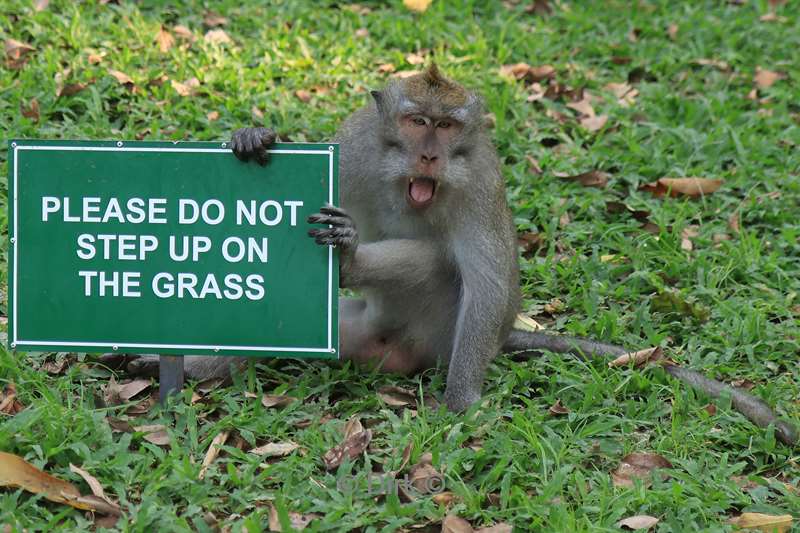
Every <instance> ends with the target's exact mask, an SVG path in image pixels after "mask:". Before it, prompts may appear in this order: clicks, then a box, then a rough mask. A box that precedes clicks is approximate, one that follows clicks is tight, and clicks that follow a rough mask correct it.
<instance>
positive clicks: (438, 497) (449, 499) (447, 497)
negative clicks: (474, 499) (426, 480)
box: [431, 492, 456, 507]
mask: <svg viewBox="0 0 800 533" xmlns="http://www.w3.org/2000/svg"><path fill="white" fill-rule="evenodd" d="M431 500H433V503H435V504H438V505H444V506H445V507H450V505H452V504H453V502H454V501H456V495H455V494H453V493H452V492H440V493H439V494H434V495H433V496H431Z"/></svg>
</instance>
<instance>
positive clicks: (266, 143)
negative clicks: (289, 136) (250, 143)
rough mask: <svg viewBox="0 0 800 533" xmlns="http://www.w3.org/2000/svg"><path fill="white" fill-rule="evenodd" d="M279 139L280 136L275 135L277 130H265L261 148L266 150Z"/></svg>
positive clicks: (262, 134) (262, 133) (262, 135)
mask: <svg viewBox="0 0 800 533" xmlns="http://www.w3.org/2000/svg"><path fill="white" fill-rule="evenodd" d="M277 139H278V135H277V134H276V133H275V130H273V129H271V128H264V131H263V132H261V146H263V147H264V148H269V147H270V146H272V145H273V144H275V141H276V140H277Z"/></svg>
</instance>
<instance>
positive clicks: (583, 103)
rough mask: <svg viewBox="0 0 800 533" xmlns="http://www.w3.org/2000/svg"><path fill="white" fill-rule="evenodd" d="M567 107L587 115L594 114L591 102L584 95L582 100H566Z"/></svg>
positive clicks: (591, 115)
mask: <svg viewBox="0 0 800 533" xmlns="http://www.w3.org/2000/svg"><path fill="white" fill-rule="evenodd" d="M567 107H568V108H570V109H572V110H574V111H577V112H578V113H579V114H581V115H585V116H587V117H593V116H594V115H595V114H594V108H593V107H592V103H591V102H590V101H589V99H588V98H586V97H584V98H583V99H582V100H578V101H577V102H568V103H567Z"/></svg>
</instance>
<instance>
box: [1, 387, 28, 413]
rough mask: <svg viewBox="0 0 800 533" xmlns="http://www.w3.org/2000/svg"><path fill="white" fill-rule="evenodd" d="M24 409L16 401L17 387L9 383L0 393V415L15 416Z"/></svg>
mask: <svg viewBox="0 0 800 533" xmlns="http://www.w3.org/2000/svg"><path fill="white" fill-rule="evenodd" d="M24 408H25V407H24V406H23V405H22V403H20V401H19V400H17V386H16V385H14V384H13V383H9V384H8V385H6V386H5V387H4V388H3V391H2V392H0V413H3V414H6V415H15V414H17V413H19V412H20V411H22V410H23V409H24Z"/></svg>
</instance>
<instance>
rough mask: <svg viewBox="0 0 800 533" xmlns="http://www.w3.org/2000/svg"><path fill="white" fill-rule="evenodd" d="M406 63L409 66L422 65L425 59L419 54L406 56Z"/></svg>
mask: <svg viewBox="0 0 800 533" xmlns="http://www.w3.org/2000/svg"><path fill="white" fill-rule="evenodd" d="M406 63H408V64H409V65H422V64H423V63H425V58H424V57H423V56H422V55H421V54H414V53H411V54H406Z"/></svg>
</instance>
